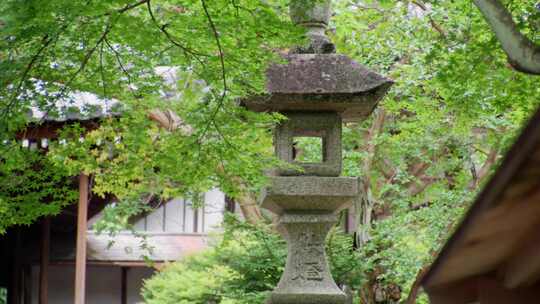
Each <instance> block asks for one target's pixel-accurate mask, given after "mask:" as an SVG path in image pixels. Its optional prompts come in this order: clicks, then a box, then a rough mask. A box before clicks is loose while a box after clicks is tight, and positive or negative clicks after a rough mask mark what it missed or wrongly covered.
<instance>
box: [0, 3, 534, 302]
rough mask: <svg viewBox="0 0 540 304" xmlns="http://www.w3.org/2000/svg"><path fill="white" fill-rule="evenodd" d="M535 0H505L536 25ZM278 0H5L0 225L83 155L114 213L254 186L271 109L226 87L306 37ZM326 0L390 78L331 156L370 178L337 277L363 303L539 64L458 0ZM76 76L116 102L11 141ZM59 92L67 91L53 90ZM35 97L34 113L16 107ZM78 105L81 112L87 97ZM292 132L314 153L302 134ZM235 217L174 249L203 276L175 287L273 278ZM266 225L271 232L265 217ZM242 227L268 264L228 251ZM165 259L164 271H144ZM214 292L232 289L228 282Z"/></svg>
mask: <svg viewBox="0 0 540 304" xmlns="http://www.w3.org/2000/svg"><path fill="white" fill-rule="evenodd" d="M536 2H537V1H536V0H505V1H504V4H505V5H506V6H507V7H508V9H509V10H510V11H511V12H512V14H513V16H514V18H515V20H516V22H517V24H518V27H519V29H520V30H521V31H522V32H523V33H524V34H526V35H527V36H528V37H529V38H531V39H532V40H533V41H534V42H537V43H538V42H540V36H539V33H540V31H539V27H540V21H539V20H540V11H539V10H538V9H537V5H536ZM286 5H287V1H285V0H283V1H281V0H270V1H268V0H265V1H263V0H234V1H231V0H212V1H206V0H200V1H194V0H141V1H128V0H114V1H111V0H96V1H66V0H50V1H41V0H31V1H25V2H24V4H23V3H22V2H20V1H17V0H4V1H0V142H1V144H0V233H2V232H4V231H5V229H6V228H8V227H10V226H11V225H16V224H29V223H31V222H32V221H34V220H35V219H36V218H38V217H40V216H43V215H47V214H56V213H58V212H59V211H60V210H61V208H62V207H63V206H65V205H66V204H69V203H70V202H72V201H73V198H74V195H73V193H72V191H71V190H70V188H69V186H70V183H71V180H70V178H69V177H70V176H76V175H77V174H78V173H79V172H81V171H84V172H85V173H87V174H91V175H92V176H93V191H94V192H95V194H98V195H103V194H105V193H113V194H115V195H116V197H117V198H118V199H119V200H120V201H121V202H122V203H123V204H120V205H121V206H122V207H121V208H117V211H118V212H120V213H123V215H124V216H122V217H116V218H117V219H123V220H125V218H126V216H125V215H130V214H133V213H134V212H136V211H137V210H142V209H144V206H142V207H141V206H140V202H141V200H140V198H141V196H145V197H148V195H150V196H156V197H161V198H163V199H165V198H168V197H173V196H177V195H182V196H190V195H191V196H195V195H196V193H198V192H202V191H205V190H206V189H208V188H210V187H213V186H219V187H220V188H221V189H223V190H225V191H226V192H228V193H229V194H231V195H233V196H236V195H240V191H239V190H240V189H239V188H240V187H239V185H240V184H241V185H242V187H241V188H242V190H244V191H245V190H248V191H249V190H251V191H253V192H256V191H257V190H258V189H259V188H260V187H261V186H262V185H264V182H265V180H264V177H263V175H262V174H261V172H262V171H263V170H264V169H266V168H269V167H272V166H275V165H276V164H277V162H276V160H275V159H273V157H272V155H271V154H272V153H271V136H270V129H271V126H272V125H273V124H274V123H275V122H276V121H278V120H279V119H280V117H278V116H272V115H255V114H253V113H249V112H246V111H244V110H243V109H241V108H239V107H237V99H238V98H242V97H244V96H246V95H251V94H260V93H262V92H263V83H264V77H263V75H264V70H265V68H266V66H267V64H268V62H269V61H271V60H278V59H277V53H279V52H281V51H284V50H286V49H287V48H288V47H290V46H291V45H292V44H293V43H298V42H299V41H301V39H302V38H301V34H302V33H301V31H300V30H299V29H297V28H296V27H293V26H292V25H291V24H290V22H289V21H288V17H287V16H286V11H287V8H286ZM334 10H335V16H334V17H333V20H332V24H331V27H332V28H331V29H330V31H329V34H330V35H331V36H332V39H333V41H334V42H335V43H336V45H337V47H338V51H339V52H341V53H345V54H347V55H349V56H351V57H353V58H354V59H356V60H357V61H358V62H361V63H363V64H365V65H367V66H369V67H370V68H371V69H373V70H376V71H378V72H380V73H382V74H385V75H388V76H390V77H392V78H393V79H394V80H395V82H396V84H395V85H394V87H393V88H392V91H391V92H390V93H389V96H388V98H386V100H385V101H384V102H383V103H382V104H381V105H380V107H379V108H378V110H376V112H375V113H374V115H372V117H371V118H370V119H368V120H367V121H365V122H363V123H361V124H349V125H347V126H346V127H345V128H344V136H345V138H344V141H345V147H344V155H345V170H344V174H345V175H349V176H360V177H361V178H362V181H363V186H364V190H365V196H364V197H362V198H360V199H359V200H358V201H357V202H356V204H355V209H356V216H357V224H358V233H357V243H358V244H360V245H361V249H360V251H359V252H358V253H355V254H354V255H355V256H356V255H358V256H360V257H361V263H362V264H361V267H359V268H358V269H360V270H361V271H358V272H354V274H355V277H354V280H359V281H358V282H355V283H350V284H351V286H353V287H354V288H356V290H355V291H357V294H358V295H359V297H361V299H362V303H374V302H375V303H376V302H379V303H389V302H390V303H391V302H392V301H393V302H396V301H398V300H399V299H400V298H401V299H403V298H404V297H405V296H406V294H407V293H408V290H409V289H410V286H411V283H412V282H413V281H415V279H416V277H417V273H418V270H419V269H421V268H423V267H424V266H425V265H426V264H427V263H428V262H429V260H430V259H431V258H432V257H433V252H434V250H435V249H436V248H438V247H439V245H440V243H441V242H442V241H443V240H444V239H445V238H446V237H447V236H448V234H449V233H450V232H451V230H452V226H453V225H454V224H455V223H456V221H457V220H458V219H459V218H460V216H461V214H462V212H463V210H465V209H466V208H467V207H468V206H469V204H470V202H471V200H472V199H473V197H474V195H475V193H476V192H477V190H478V189H479V188H480V186H481V185H482V183H483V182H484V181H485V180H486V178H487V177H488V176H489V173H490V172H492V171H493V169H494V168H495V167H496V164H497V162H498V160H499V159H500V156H501V155H502V154H503V153H504V151H505V149H507V148H508V146H509V144H510V143H511V142H512V140H513V138H514V137H515V135H516V133H517V132H518V130H519V128H520V126H522V125H523V123H524V122H525V120H526V119H527V117H529V116H530V115H531V113H532V111H534V109H536V107H537V106H538V102H539V101H540V86H539V85H538V84H539V82H538V78H537V77H534V76H528V75H524V74H521V73H519V72H516V71H515V70H514V69H513V68H512V67H511V66H510V65H509V64H508V62H507V59H506V56H505V55H504V53H503V52H502V51H501V49H500V47H499V44H498V42H497V40H496V39H495V38H494V36H493V34H492V32H491V31H490V29H489V27H488V25H487V24H486V22H485V21H484V19H483V18H482V16H481V14H480V13H479V11H478V10H477V9H476V7H475V6H474V5H473V3H472V1H471V0H429V1H427V0H426V1H421V0H410V1H408V0H366V1H350V0H336V1H334ZM156 66H175V67H177V71H176V72H175V73H176V74H177V76H178V79H176V80H175V81H173V82H169V83H167V82H164V81H163V79H162V78H161V77H160V76H159V75H157V73H155V71H154V68H155V67H156ZM36 83H37V84H36ZM77 91H87V92H92V93H95V94H97V95H98V96H99V97H100V98H102V99H103V100H108V101H112V100H116V101H121V104H122V107H121V109H120V110H119V112H116V113H121V116H118V115H114V116H112V115H109V116H107V117H106V118H104V119H102V120H101V125H100V127H99V128H97V129H94V130H92V131H91V132H88V133H86V134H85V136H84V140H81V136H82V134H83V132H84V128H83V127H84V125H82V124H81V125H78V124H74V125H71V126H70V127H69V128H67V129H65V130H64V131H63V132H62V133H61V137H62V138H63V139H64V141H51V142H50V143H49V148H48V150H49V153H47V154H39V153H36V152H35V151H33V150H29V149H26V148H25V147H22V146H21V145H20V143H19V142H18V141H17V140H18V139H19V138H21V137H24V132H23V131H21V130H24V128H25V127H26V126H28V125H29V124H31V123H39V122H44V121H46V120H48V119H58V118H59V117H62V116H63V114H65V112H69V111H72V110H73V106H74V105H73V104H70V103H69V99H70V96H72V95H70V93H71V92H77ZM59 99H62V100H65V101H66V102H64V104H66V105H64V106H63V107H59V106H58V100H59ZM35 109H39V110H41V111H42V112H45V113H46V117H45V118H35V117H31V118H29V117H28V112H29V111H30V110H35ZM94 110H95V109H94ZM155 110H159V111H161V112H162V113H172V114H174V115H172V116H176V117H178V119H177V120H175V122H176V124H175V125H174V126H170V125H169V126H165V127H163V126H162V125H159V124H158V123H156V122H155V121H153V120H151V119H149V115H150V114H152V113H153V111H155ZM77 111H79V110H77ZM82 112H83V113H79V115H82V116H83V117H84V115H85V114H89V113H92V112H93V110H92V109H82ZM302 149H304V150H305V153H306V154H305V156H306V159H309V155H308V154H309V152H310V151H312V150H313V149H315V147H314V143H309V142H307V143H305V146H304V147H302ZM53 184H54V187H53V186H52V185H53ZM108 218H109V220H111V221H113V220H114V219H115V216H114V214H113V215H111V216H109V217H108ZM246 229H247V228H246ZM263 230H264V229H263ZM232 231H236V232H231V233H233V234H234V233H240V231H242V229H232ZM257 231H258V230H257ZM240 234H241V235H242V238H240V235H239V237H238V238H235V240H234V241H232V238H231V241H227V235H226V236H225V238H224V241H223V242H222V243H220V245H218V247H217V249H215V250H213V251H212V252H210V253H207V254H205V255H204V256H202V257H194V258H192V259H190V260H188V261H186V262H185V263H183V264H175V265H174V266H171V269H175V268H177V269H179V270H182V269H189V271H188V272H187V273H188V274H189V273H191V275H192V276H193V277H192V278H191V277H190V279H192V280H193V281H194V282H195V281H196V282H199V283H200V284H201V285H200V286H195V285H193V290H191V291H189V292H188V291H186V292H188V293H190V294H198V295H199V296H198V297H199V298H197V299H202V298H204V297H214V296H216V295H207V294H205V293H204V291H205V290H208V289H209V288H203V286H207V287H209V286H210V285H208V284H213V285H211V286H210V287H212V286H213V287H216V288H217V289H216V290H215V291H216V292H217V291H219V290H222V291H223V289H222V288H225V290H229V291H230V290H231V287H232V286H238V285H235V284H240V283H246V281H245V278H246V276H249V275H252V276H254V277H252V279H253V284H260V285H257V286H255V287H254V288H257V291H260V292H261V293H257V294H251V295H250V294H248V292H247V289H242V288H245V286H243V287H242V288H240V289H239V290H238V292H239V293H245V294H242V296H245V297H247V298H249V297H255V298H256V299H260V297H262V292H264V291H266V290H268V289H269V288H270V285H267V284H271V283H272V284H273V283H275V280H277V277H278V275H277V273H278V272H279V269H280V267H282V266H280V265H281V264H280V263H282V262H280V261H282V256H280V255H283V251H282V249H280V250H281V251H280V250H276V252H275V253H274V254H275V256H276V257H279V259H278V258H276V259H274V258H272V257H270V258H269V256H267V255H264V254H267V253H265V251H264V246H263V245H264V244H261V243H259V242H258V240H253V239H250V236H249V234H248V235H245V236H244V234H242V233H240ZM268 237H269V238H270V239H268V241H269V242H270V241H271V242H274V243H275V244H276V247H275V248H281V247H279V246H277V244H278V243H280V242H281V241H279V239H278V238H277V237H276V236H275V235H273V234H270V235H269V236H268ZM244 238H246V241H245V242H248V240H251V241H252V242H253V244H251V245H249V246H253V247H249V248H251V249H253V250H254V252H257V254H260V256H261V257H263V259H264V258H267V259H268V258H269V260H267V262H268V263H267V264H265V265H259V266H257V267H262V268H260V269H261V273H264V272H265V271H267V272H268V273H271V276H270V277H258V276H257V274H256V273H254V272H253V271H252V270H251V268H249V269H247V268H246V265H244V266H242V265H236V264H231V263H233V262H229V261H225V260H224V259H225V258H226V255H225V253H227V252H228V251H229V252H230V251H234V252H230V253H231V254H235V255H237V256H240V257H242V258H240V260H242V259H243V258H246V259H247V260H248V261H250V260H249V259H248V256H246V254H247V253H246V251H245V248H246V247H242V246H244V245H240V244H239V243H238V242H240V240H241V239H244ZM248 243H249V242H248ZM228 246H230V247H228ZM246 246H247V245H246ZM257 248H258V249H257ZM272 248H274V247H272ZM247 252H248V253H249V252H251V250H250V251H247ZM335 252H340V254H339V255H338V256H333V257H332V259H333V260H334V259H338V258H346V257H349V255H348V251H347V250H341V251H335ZM355 261H356V260H355ZM214 262H215V263H214ZM347 263H351V264H350V265H354V263H356V262H354V261H352V259H351V261H347ZM252 266H253V265H252ZM255 266H256V265H255ZM204 267H210V268H212V267H218V268H215V271H216V273H218V274H220V276H217V277H216V281H208V280H203V277H201V276H202V273H203V271H202V270H201V269H203V268H204ZM220 267H221V268H220ZM257 267H254V269H257ZM174 273H177V272H176V271H173V270H171V271H170V272H164V273H163V274H160V275H159V276H158V277H157V278H156V279H155V281H154V280H153V281H152V282H157V283H152V284H156V285H155V287H152V289H156V290H157V289H159V288H162V287H163V286H165V285H160V284H165V283H164V282H162V283H159V282H160V281H159V280H160V279H159V278H166V277H167V276H168V275H171V276H174ZM186 275H187V274H186ZM259 275H260V274H259ZM336 278H338V279H339V278H340V276H339V275H336ZM171 280H174V277H173V278H171ZM351 280H352V279H351ZM149 284H150V283H149ZM246 284H247V283H246ZM250 284H251V283H250ZM148 286H150V285H148ZM152 286H153V285H152ZM160 286H161V287H160ZM167 286H168V285H167ZM218 287H219V288H218ZM173 291H174V290H172V291H171V292H173ZM163 292H165V291H163ZM146 295H147V298H148V299H150V297H152V296H155V297H158V296H159V295H158V294H152V293H151V292H150V291H147V292H146ZM177 296H180V297H182V295H178V294H177ZM227 296H228V297H230V299H231V301H232V300H234V299H236V298H237V297H238V296H239V294H234V293H227ZM257 297H259V298H257ZM255 298H253V299H255ZM156 301H158V300H156ZM178 301H180V300H178ZM254 301H255V300H254ZM156 303H159V302H156Z"/></svg>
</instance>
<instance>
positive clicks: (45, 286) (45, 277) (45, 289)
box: [39, 217, 51, 304]
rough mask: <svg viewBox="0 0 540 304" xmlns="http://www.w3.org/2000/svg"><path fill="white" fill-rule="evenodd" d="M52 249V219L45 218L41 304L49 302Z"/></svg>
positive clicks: (42, 247)
mask: <svg viewBox="0 0 540 304" xmlns="http://www.w3.org/2000/svg"><path fill="white" fill-rule="evenodd" d="M50 251H51V219H50V217H45V218H43V221H42V223H41V256H40V267H39V304H47V303H49V302H48V301H49V299H48V298H49V263H50Z"/></svg>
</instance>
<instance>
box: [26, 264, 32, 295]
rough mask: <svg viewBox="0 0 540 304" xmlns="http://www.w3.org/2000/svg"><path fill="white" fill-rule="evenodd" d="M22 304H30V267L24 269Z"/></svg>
mask: <svg viewBox="0 0 540 304" xmlns="http://www.w3.org/2000/svg"><path fill="white" fill-rule="evenodd" d="M24 304H32V266H31V265H27V266H25V267H24Z"/></svg>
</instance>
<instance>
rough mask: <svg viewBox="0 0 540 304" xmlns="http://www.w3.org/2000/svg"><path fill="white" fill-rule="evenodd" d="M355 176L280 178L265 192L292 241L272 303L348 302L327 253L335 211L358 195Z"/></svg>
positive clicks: (265, 201) (264, 203)
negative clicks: (333, 275) (327, 237)
mask: <svg viewBox="0 0 540 304" xmlns="http://www.w3.org/2000/svg"><path fill="white" fill-rule="evenodd" d="M358 191H359V187H358V180H357V179H356V178H348V177H319V176H296V177H291V176H275V177H272V178H271V185H270V186H269V187H268V188H267V189H266V191H265V192H264V194H263V199H262V207H263V208H266V209H269V210H271V211H273V212H274V213H276V214H278V215H280V218H279V222H278V224H279V225H280V226H281V228H282V229H281V230H282V232H283V236H284V237H285V239H286V240H287V244H288V256H287V263H286V266H285V271H284V273H283V276H282V277H281V280H280V282H279V284H278V286H277V288H276V289H275V290H274V291H273V292H272V293H271V295H270V301H269V302H270V303H272V304H291V303H295V304H319V303H320V304H343V303H345V300H346V295H345V294H344V293H343V292H342V291H341V290H340V289H339V288H338V287H337V286H336V283H335V282H334V280H333V279H332V276H331V274H330V271H329V268H328V263H327V259H326V254H325V239H326V235H327V234H328V231H329V230H330V228H332V226H333V225H334V224H336V223H337V215H336V212H337V211H339V210H342V209H343V208H345V207H347V206H348V205H349V203H350V202H351V200H352V199H353V198H354V197H356V196H357V195H358Z"/></svg>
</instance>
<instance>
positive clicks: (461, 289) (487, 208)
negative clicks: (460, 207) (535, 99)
mask: <svg viewBox="0 0 540 304" xmlns="http://www.w3.org/2000/svg"><path fill="white" fill-rule="evenodd" d="M422 286H423V288H424V290H425V291H426V292H427V293H428V295H429V299H430V303H432V304H469V303H481V304H510V303H512V304H516V303H540V110H538V111H537V112H536V113H535V114H534V115H533V116H532V118H531V119H530V120H529V122H528V124H527V125H526V126H525V128H524V129H523V130H522V132H521V134H520V136H519V137H518V139H517V140H516V142H515V143H514V145H513V146H512V147H511V148H510V150H509V151H508V152H507V153H506V155H505V157H504V159H503V160H502V162H501V164H500V166H499V168H498V169H497V170H496V172H495V174H494V176H493V177H492V178H491V179H490V181H489V182H488V183H487V184H486V185H485V187H484V188H483V190H482V191H481V192H480V194H479V195H478V196H477V198H476V200H475V201H474V203H473V205H472V207H471V208H470V209H469V211H468V212H467V213H466V215H465V216H464V218H463V220H462V222H461V224H460V225H459V226H458V228H457V229H456V231H455V232H454V233H453V235H452V236H451V237H450V238H449V240H448V241H447V242H446V244H445V245H444V246H443V248H442V250H441V251H440V253H439V255H438V256H437V258H436V259H435V261H434V262H433V264H432V265H431V268H430V270H429V271H428V272H427V273H426V275H425V276H424V278H423V280H422Z"/></svg>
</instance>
